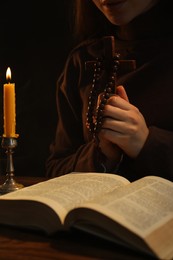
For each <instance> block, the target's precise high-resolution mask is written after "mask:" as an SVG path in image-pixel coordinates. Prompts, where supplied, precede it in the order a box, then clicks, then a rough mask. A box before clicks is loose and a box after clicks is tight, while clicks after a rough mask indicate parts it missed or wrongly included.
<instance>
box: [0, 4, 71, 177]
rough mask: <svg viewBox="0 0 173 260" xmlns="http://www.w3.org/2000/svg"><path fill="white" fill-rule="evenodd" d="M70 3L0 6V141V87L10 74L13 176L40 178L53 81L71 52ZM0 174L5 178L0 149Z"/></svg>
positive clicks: (51, 118) (49, 132) (50, 127)
mask: <svg viewBox="0 0 173 260" xmlns="http://www.w3.org/2000/svg"><path fill="white" fill-rule="evenodd" d="M71 2H72V1H71V0H63V1H60V0H50V1H40V0H38V1H12V0H9V1H1V3H0V88H1V91H0V135H2V133H3V84H4V83H5V82H6V79H5V77H6V69H7V67H10V68H11V71H12V80H11V81H12V82H14V83H15V86H16V128H17V129H16V133H17V134H19V138H18V139H17V142H18V146H17V148H16V149H15V152H14V156H13V157H14V168H15V175H29V176H34V175H35V176H44V175H45V160H46V158H47V157H48V155H49V145H50V143H51V141H52V140H53V138H54V134H55V128H56V100H55V91H56V80H57V79H58V77H59V74H60V73H61V71H62V69H63V66H64V63H65V60H66V58H67V55H68V53H69V51H70V50H71V48H72V46H73V37H72V31H71V25H70V22H71V21H70V18H71ZM0 157H1V160H0V174H5V168H6V161H5V158H6V156H5V153H4V149H2V147H0Z"/></svg>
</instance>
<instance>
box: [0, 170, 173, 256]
mask: <svg viewBox="0 0 173 260" xmlns="http://www.w3.org/2000/svg"><path fill="white" fill-rule="evenodd" d="M0 224H5V225H12V226H16V227H25V228H31V229H40V230H43V231H44V232H46V233H47V234H50V235H51V234H53V233H54V232H57V231H58V230H62V229H64V230H67V229H70V228H77V229H80V230H83V231H86V232H90V233H92V234H95V235H98V236H102V237H104V238H107V239H110V240H111V241H115V242H116V243H117V242H118V243H123V244H126V245H127V246H130V247H132V248H135V249H138V250H141V251H144V252H147V253H149V254H153V255H155V256H157V257H158V258H160V259H172V258H173V183H172V182H171V181H168V180H166V179H163V178H160V177H156V176H148V177H144V178H142V179H140V180H137V181H135V182H132V183H130V182H129V181H128V180H127V179H125V178H123V177H121V176H118V175H114V174H103V173H71V174H67V175H64V176H62V177H57V178H54V179H50V180H48V181H44V182H40V183H38V184H35V185H32V186H30V187H26V188H23V189H21V190H18V191H15V192H12V193H9V194H6V195H2V196H0Z"/></svg>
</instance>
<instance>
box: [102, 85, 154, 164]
mask: <svg viewBox="0 0 173 260" xmlns="http://www.w3.org/2000/svg"><path fill="white" fill-rule="evenodd" d="M103 115H104V119H103V125H102V129H101V130H100V132H99V139H100V143H101V146H102V147H101V149H102V151H103V153H105V155H106V156H107V157H108V158H110V159H111V157H112V158H114V156H115V155H114V156H113V150H114V148H115V152H116V153H117V152H118V150H117V146H118V147H119V148H120V149H122V150H123V152H124V153H126V154H127V155H128V156H129V157H131V158H135V157H137V155H138V154H139V152H140V151H141V149H142V147H143V145H144V143H145V141H146V139H147V136H148V132H149V130H148V127H147V125H146V123H145V119H144V117H143V115H142V114H141V113H140V111H139V110H138V108H136V107H135V106H133V105H132V104H130V103H129V100H128V97H127V94H126V92H125V89H124V87H123V86H119V87H117V92H116V95H114V96H112V97H110V98H109V99H108V101H107V104H106V105H105V108H104V114H103ZM104 144H105V145H106V146H105V148H106V151H105V152H104Z"/></svg>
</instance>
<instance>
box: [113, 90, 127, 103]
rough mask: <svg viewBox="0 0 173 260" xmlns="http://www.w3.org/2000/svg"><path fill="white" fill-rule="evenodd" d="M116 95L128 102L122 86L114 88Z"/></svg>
mask: <svg viewBox="0 0 173 260" xmlns="http://www.w3.org/2000/svg"><path fill="white" fill-rule="evenodd" d="M116 94H117V95H118V96H120V97H121V98H123V99H125V100H126V101H128V102H129V99H128V96H127V93H126V91H125V88H124V87H123V86H118V87H117V88H116Z"/></svg>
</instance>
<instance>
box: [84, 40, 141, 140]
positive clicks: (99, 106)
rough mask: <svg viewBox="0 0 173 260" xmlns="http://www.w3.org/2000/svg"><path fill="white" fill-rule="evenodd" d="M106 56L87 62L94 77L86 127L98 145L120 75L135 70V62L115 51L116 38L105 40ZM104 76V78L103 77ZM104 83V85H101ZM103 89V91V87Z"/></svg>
mask: <svg viewBox="0 0 173 260" xmlns="http://www.w3.org/2000/svg"><path fill="white" fill-rule="evenodd" d="M103 40H104V48H105V55H104V57H103V58H96V60H95V61H89V62H86V65H89V66H91V65H92V66H93V67H94V75H93V80H92V86H91V91H90V95H89V98H88V111H87V113H86V127H87V128H88V130H89V132H90V133H91V134H92V137H93V139H94V140H95V141H96V143H98V138H97V134H98V132H99V130H100V129H101V126H102V122H103V110H104V106H105V105H106V103H107V100H108V99H109V97H110V96H111V95H112V94H115V91H116V80H117V76H118V74H119V73H122V72H123V73H124V74H125V73H127V72H130V71H133V70H135V67H136V66H135V65H136V64H135V60H121V59H120V54H119V53H116V52H115V50H114V48H115V47H114V46H115V42H114V37H105V38H104V39H103ZM101 74H102V77H101ZM101 83H102V84H101ZM103 84H104V87H102V90H101V87H100V86H101V85H102V86H103Z"/></svg>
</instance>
